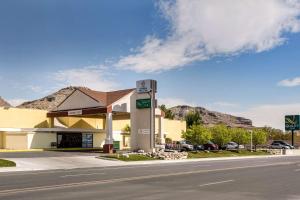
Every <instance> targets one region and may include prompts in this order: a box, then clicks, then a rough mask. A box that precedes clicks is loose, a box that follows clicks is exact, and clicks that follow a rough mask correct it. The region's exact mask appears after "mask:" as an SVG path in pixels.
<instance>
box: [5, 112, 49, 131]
mask: <svg viewBox="0 0 300 200" xmlns="http://www.w3.org/2000/svg"><path fill="white" fill-rule="evenodd" d="M48 127H49V123H48V119H47V111H45V110H33V109H18V108H8V109H6V108H0V128H48Z"/></svg>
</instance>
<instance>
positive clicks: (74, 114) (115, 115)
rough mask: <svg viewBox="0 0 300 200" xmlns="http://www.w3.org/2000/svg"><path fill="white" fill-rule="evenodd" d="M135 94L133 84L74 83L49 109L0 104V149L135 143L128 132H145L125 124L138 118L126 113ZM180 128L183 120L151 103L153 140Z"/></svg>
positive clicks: (175, 136) (130, 110) (160, 140)
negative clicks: (94, 86) (93, 86)
mask: <svg viewBox="0 0 300 200" xmlns="http://www.w3.org/2000/svg"><path fill="white" fill-rule="evenodd" d="M135 100H136V91H135V89H128V90H119V91H113V92H99V91H94V90H90V89H86V88H79V89H76V90H74V92H73V93H72V94H71V95H69V96H68V97H67V98H66V99H65V100H64V101H63V102H62V103H61V104H60V105H58V106H57V108H55V109H54V110H52V111H50V112H48V111H46V110H34V109H18V108H10V107H0V149H1V148H2V149H14V150H15V149H40V148H101V147H104V148H108V149H111V148H112V147H113V146H114V148H116V149H137V148H139V144H136V142H135V141H133V139H132V138H133V137H132V136H133V135H134V134H135V135H138V134H145V133H143V131H144V129H143V130H140V129H139V130H135V131H134V133H132V131H131V130H130V129H131V127H135V126H136V123H143V122H142V121H139V120H136V118H135V120H133V119H132V116H133V115H134V114H133V112H136V111H135V108H133V107H134V102H135ZM145 113H147V112H146V110H145ZM145 115H146V114H145ZM136 117H138V118H139V119H142V118H143V117H144V116H143V115H138V116H136ZM185 128H186V123H185V121H178V120H169V119H165V118H164V113H162V112H161V111H160V110H159V109H155V137H156V143H157V144H163V143H164V139H165V138H170V139H172V140H174V141H179V140H181V132H182V131H185ZM146 137H147V136H146ZM132 141H133V143H134V145H132V144H131V143H132Z"/></svg>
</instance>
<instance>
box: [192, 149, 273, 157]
mask: <svg viewBox="0 0 300 200" xmlns="http://www.w3.org/2000/svg"><path fill="white" fill-rule="evenodd" d="M259 155H270V153H268V152H266V151H254V152H251V151H246V150H242V151H210V152H205V151H201V152H189V153H188V158H216V157H237V156H259Z"/></svg>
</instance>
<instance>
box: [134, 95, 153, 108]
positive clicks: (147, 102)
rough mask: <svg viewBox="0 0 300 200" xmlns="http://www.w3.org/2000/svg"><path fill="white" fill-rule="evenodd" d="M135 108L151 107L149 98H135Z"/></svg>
mask: <svg viewBox="0 0 300 200" xmlns="http://www.w3.org/2000/svg"><path fill="white" fill-rule="evenodd" d="M136 108H137V109H144V108H151V99H150V98H149V99H137V100H136Z"/></svg>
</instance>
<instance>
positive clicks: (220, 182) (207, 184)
mask: <svg viewBox="0 0 300 200" xmlns="http://www.w3.org/2000/svg"><path fill="white" fill-rule="evenodd" d="M233 181H234V180H226V181H218V182H212V183H205V184H201V185H199V187H204V186H210V185H217V184H222V183H229V182H233Z"/></svg>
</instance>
